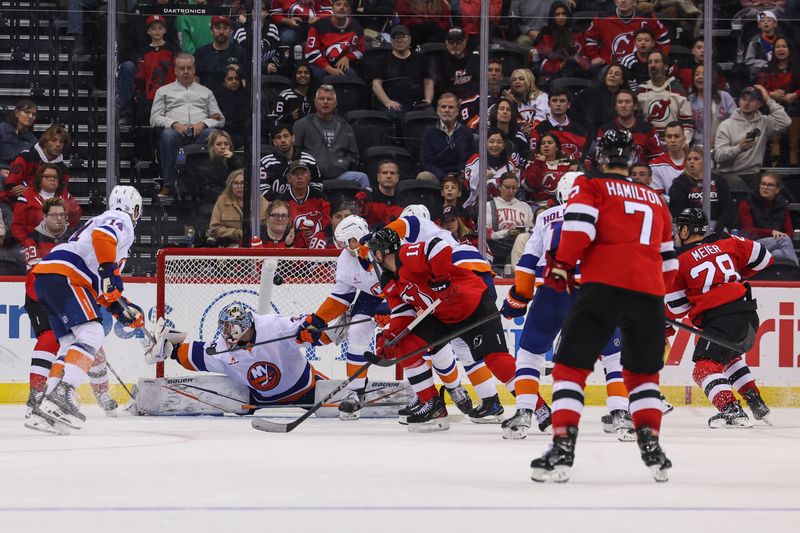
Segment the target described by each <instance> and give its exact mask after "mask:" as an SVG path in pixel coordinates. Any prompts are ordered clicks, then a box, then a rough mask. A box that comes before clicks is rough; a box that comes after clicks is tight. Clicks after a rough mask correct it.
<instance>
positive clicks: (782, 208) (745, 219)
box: [739, 174, 797, 265]
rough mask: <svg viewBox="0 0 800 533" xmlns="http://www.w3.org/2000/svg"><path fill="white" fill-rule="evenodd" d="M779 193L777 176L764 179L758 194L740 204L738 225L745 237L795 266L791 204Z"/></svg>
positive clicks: (770, 175)
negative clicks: (790, 214) (740, 226)
mask: <svg viewBox="0 0 800 533" xmlns="http://www.w3.org/2000/svg"><path fill="white" fill-rule="evenodd" d="M780 190H781V178H780V177H779V176H778V175H777V174H764V175H763V176H761V179H760V180H759V182H758V187H757V189H756V191H755V192H754V193H752V194H751V195H750V196H749V197H748V198H747V199H746V200H744V201H742V202H739V222H740V223H741V225H742V236H743V237H747V238H748V239H752V240H754V241H758V242H759V243H760V244H761V245H762V246H764V247H765V248H766V249H767V250H768V251H769V253H771V254H772V257H774V258H775V259H776V260H779V259H784V260H786V261H790V262H792V263H794V264H795V265H796V264H797V252H795V250H794V243H793V242H792V236H793V235H794V229H793V228H792V219H791V217H790V216H789V202H787V201H786V199H784V198H783V197H782V196H781V195H780V194H778V193H780Z"/></svg>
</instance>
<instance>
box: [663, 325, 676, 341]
mask: <svg viewBox="0 0 800 533" xmlns="http://www.w3.org/2000/svg"><path fill="white" fill-rule="evenodd" d="M675 333H677V332H676V331H675V328H674V327H672V326H667V327H666V328H664V338H665V339H669V338H670V337H672V336H673V335H675Z"/></svg>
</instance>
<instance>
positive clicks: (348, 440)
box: [0, 406, 800, 533]
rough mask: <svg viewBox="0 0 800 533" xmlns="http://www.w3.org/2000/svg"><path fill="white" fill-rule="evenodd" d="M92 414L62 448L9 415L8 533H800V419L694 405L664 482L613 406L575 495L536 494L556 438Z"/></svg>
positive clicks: (588, 450) (3, 411) (0, 432)
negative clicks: (764, 421) (738, 417)
mask: <svg viewBox="0 0 800 533" xmlns="http://www.w3.org/2000/svg"><path fill="white" fill-rule="evenodd" d="M86 412H87V415H88V416H89V420H88V421H87V423H86V426H85V428H84V429H83V430H81V431H80V432H78V434H75V435H71V436H68V437H57V436H50V435H45V434H40V433H35V432H32V431H30V430H27V429H25V428H24V427H23V426H22V417H23V407H22V406H3V407H0V532H2V533H7V532H36V531H51V532H53V533H67V532H73V531H80V532H82V533H85V532H94V531H98V532H104V533H105V532H108V533H112V532H113V533H117V532H137V533H149V532H152V531H170V532H191V533H196V532H206V531H208V532H212V531H213V532H220V533H223V532H238V531H243V532H244V531H247V532H253V531H257V532H264V533H267V532H270V533H271V532H284V531H321V532H339V531H341V532H347V533H353V532H359V531H370V532H375V533H383V532H386V531H403V532H412V531H413V532H414V533H419V532H424V531H436V532H446V533H465V532H472V531H480V532H481V533H506V532H507V531H514V532H518V531H536V532H545V531H547V532H554V533H568V532H573V531H586V532H591V533H595V532H604V531H609V532H614V533H620V532H625V531H636V532H642V533H655V532H662V531H663V532H671V533H679V532H680V533H683V532H695V531H696V532H701V533H709V532H716V531H725V532H731V531H747V532H748V533H753V532H754V531H755V532H759V533H768V532H769V533H772V532H784V531H785V532H798V531H800V410H797V409H776V410H774V412H773V415H772V420H773V422H774V423H775V426H774V427H767V426H764V425H761V424H760V423H756V427H755V428H753V429H750V430H711V429H707V428H706V427H705V424H706V419H707V417H708V416H710V415H711V414H712V413H711V411H710V409H708V408H689V407H684V408H678V409H676V410H675V411H674V412H673V413H671V414H670V415H668V416H667V417H666V418H665V423H664V428H663V436H662V442H663V445H664V448H665V450H666V452H667V454H668V455H669V457H670V458H671V459H672V461H673V463H674V465H675V466H674V468H673V469H672V471H671V475H670V481H669V482H668V483H666V484H656V483H655V482H654V481H652V478H651V477H650V474H649V472H648V471H647V469H646V468H645V467H644V466H643V464H642V463H641V461H640V459H639V455H638V450H637V447H636V444H634V443H621V442H618V441H617V440H616V439H614V438H613V437H612V436H610V435H606V434H603V433H602V430H601V428H600V422H599V418H600V415H601V414H602V412H603V410H601V409H600V408H587V409H586V411H585V413H584V417H583V423H582V426H581V434H580V438H579V441H578V446H577V450H576V452H577V457H576V463H575V467H574V468H573V475H572V480H571V481H570V482H569V483H567V484H566V485H542V484H538V483H533V482H532V481H531V480H530V477H529V472H530V470H529V467H528V465H529V463H530V461H531V459H532V458H534V457H536V456H539V455H540V454H541V453H542V451H543V450H544V449H545V448H546V446H547V443H548V442H549V436H545V435H542V434H540V433H538V431H535V430H534V431H532V432H531V434H530V435H529V437H528V438H527V439H526V440H523V441H504V440H502V439H501V437H500V429H499V427H498V426H485V425H484V426H479V425H475V424H471V423H469V422H466V421H465V422H461V423H458V424H453V425H452V426H451V429H450V431H447V432H442V433H432V434H426V435H419V434H414V435H412V434H409V433H408V432H407V431H406V429H405V428H404V427H403V426H400V425H398V424H397V423H396V422H395V421H389V420H360V421H357V422H347V423H346V422H340V421H338V420H335V419H334V420H331V419H328V420H317V419H313V418H312V419H310V420H308V421H307V422H305V423H304V424H302V425H301V426H299V427H298V428H297V429H296V430H295V431H293V432H292V433H289V434H268V433H262V432H259V431H255V430H253V429H252V428H251V427H250V420H249V419H247V418H236V417H224V418H222V417H218V418H215V417H204V418H153V417H129V416H121V417H120V418H117V419H110V418H105V417H104V416H103V415H102V414H101V413H100V411H99V410H98V409H97V408H95V407H86ZM280 416H286V413H285V412H284V413H282V414H281V415H280ZM290 416H291V418H286V420H291V419H293V417H294V416H295V415H290Z"/></svg>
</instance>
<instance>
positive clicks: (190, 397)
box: [161, 384, 258, 415]
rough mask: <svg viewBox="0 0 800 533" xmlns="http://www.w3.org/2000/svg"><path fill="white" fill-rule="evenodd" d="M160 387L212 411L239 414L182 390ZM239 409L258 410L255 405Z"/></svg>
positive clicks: (166, 386) (167, 386)
mask: <svg viewBox="0 0 800 533" xmlns="http://www.w3.org/2000/svg"><path fill="white" fill-rule="evenodd" d="M161 386H162V387H164V388H165V389H167V390H169V391H172V392H174V393H176V394H180V395H181V396H186V397H187V398H189V399H190V400H194V401H196V402H200V403H203V404H205V405H207V406H209V407H213V408H214V409H219V410H220V411H222V412H225V413H230V414H233V415H238V414H239V413H237V412H236V411H231V410H230V409H225V408H224V407H222V406H221V405H216V404H213V403H211V402H207V401H205V400H203V399H201V398H199V397H197V396H195V395H194V394H190V393H188V392H186V391H182V390H179V389H176V388H175V387H170V386H169V385H163V384H162V385H161ZM240 407H241V408H242V409H258V406H257V405H250V404H242V405H241V406H240Z"/></svg>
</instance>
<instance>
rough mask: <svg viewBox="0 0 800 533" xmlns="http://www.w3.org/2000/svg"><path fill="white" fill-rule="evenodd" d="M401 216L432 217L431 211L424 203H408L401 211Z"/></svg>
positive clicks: (426, 218)
mask: <svg viewBox="0 0 800 533" xmlns="http://www.w3.org/2000/svg"><path fill="white" fill-rule="evenodd" d="M400 216H401V217H417V218H424V219H425V220H430V219H431V212H430V211H428V208H427V207H425V206H424V205H422V204H411V205H407V206H406V207H405V209H403V212H402V213H400Z"/></svg>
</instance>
